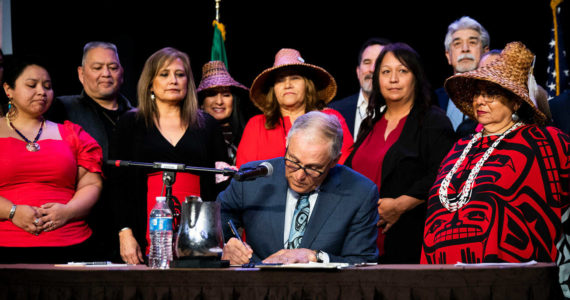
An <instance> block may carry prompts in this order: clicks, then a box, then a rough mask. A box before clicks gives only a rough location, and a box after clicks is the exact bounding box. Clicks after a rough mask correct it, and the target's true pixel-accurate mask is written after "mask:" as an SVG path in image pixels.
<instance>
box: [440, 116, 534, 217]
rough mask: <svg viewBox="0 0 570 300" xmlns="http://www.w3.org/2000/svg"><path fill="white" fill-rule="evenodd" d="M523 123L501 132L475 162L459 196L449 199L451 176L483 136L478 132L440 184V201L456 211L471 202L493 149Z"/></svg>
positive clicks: (452, 210)
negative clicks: (476, 181)
mask: <svg viewBox="0 0 570 300" xmlns="http://www.w3.org/2000/svg"><path fill="white" fill-rule="evenodd" d="M523 125H524V123H522V122H518V123H516V124H515V125H513V126H511V128H509V129H508V130H507V131H505V132H503V134H501V136H499V138H497V139H496V140H495V142H494V143H493V144H492V145H491V147H489V149H487V151H485V153H484V154H483V157H481V159H480V160H479V161H478V162H477V164H475V167H474V168H473V169H471V172H469V176H468V177H467V181H466V182H465V184H464V185H463V189H462V190H461V192H460V193H458V194H457V196H455V198H453V199H448V197H447V190H448V188H449V183H450V182H451V178H452V177H453V175H454V174H455V173H456V172H457V169H459V166H460V165H461V163H463V161H464V160H465V157H467V153H469V151H470V150H471V148H472V147H473V145H474V144H475V143H476V142H477V141H478V140H479V139H480V138H481V137H482V136H483V133H482V132H478V133H477V134H475V135H474V136H473V138H472V139H471V141H469V144H467V147H465V149H464V150H463V153H461V156H460V157H459V159H458V160H457V161H456V162H455V164H454V165H453V168H451V171H449V173H447V175H446V176H445V178H444V179H443V181H442V182H441V185H440V186H439V201H440V202H441V204H442V205H443V206H444V207H445V208H446V209H447V210H448V211H450V212H454V211H456V210H458V209H460V208H461V207H463V206H464V205H465V204H467V202H469V199H470V198H471V189H472V188H473V183H474V182H475V178H476V177H477V175H478V174H479V171H480V170H481V167H482V166H483V164H484V163H485V161H487V159H488V158H489V156H491V153H493V150H495V148H497V145H499V143H500V142H501V140H503V138H504V137H505V136H506V135H507V134H509V133H511V132H512V131H513V130H515V129H517V128H519V127H521V126H523ZM458 197H459V199H458Z"/></svg>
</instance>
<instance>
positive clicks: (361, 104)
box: [352, 89, 368, 142]
mask: <svg viewBox="0 0 570 300" xmlns="http://www.w3.org/2000/svg"><path fill="white" fill-rule="evenodd" d="M367 107H368V100H366V98H364V94H363V93H362V89H360V93H359V94H358V102H356V116H355V118H354V134H353V135H352V137H353V138H354V142H356V137H357V136H358V130H360V124H361V123H362V120H364V119H366V108H367Z"/></svg>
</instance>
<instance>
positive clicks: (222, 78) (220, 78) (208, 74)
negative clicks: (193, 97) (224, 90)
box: [196, 60, 247, 92]
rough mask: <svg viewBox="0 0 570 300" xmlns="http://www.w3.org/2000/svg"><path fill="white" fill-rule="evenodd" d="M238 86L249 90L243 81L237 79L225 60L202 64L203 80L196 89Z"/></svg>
mask: <svg viewBox="0 0 570 300" xmlns="http://www.w3.org/2000/svg"><path fill="white" fill-rule="evenodd" d="M228 86H233V87H238V88H241V89H244V90H247V88H246V87H245V86H243V85H242V84H241V83H239V82H237V81H235V80H234V79H233V78H232V76H230V73H229V72H228V69H226V65H225V64H224V62H223V61H220V60H214V61H209V62H207V63H206V64H204V66H202V80H201V81H200V85H198V88H197V89H196V91H197V92H200V91H203V90H206V89H210V88H215V87H228Z"/></svg>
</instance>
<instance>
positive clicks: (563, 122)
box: [548, 89, 570, 134]
mask: <svg viewBox="0 0 570 300" xmlns="http://www.w3.org/2000/svg"><path fill="white" fill-rule="evenodd" d="M548 104H549V105H550V112H551V113H552V121H553V124H552V125H554V126H556V127H558V128H559V129H560V130H562V131H564V132H565V133H567V134H570V89H567V90H565V91H564V92H562V93H560V95H558V96H556V97H554V98H553V99H551V100H550V101H548Z"/></svg>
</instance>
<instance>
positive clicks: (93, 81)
mask: <svg viewBox="0 0 570 300" xmlns="http://www.w3.org/2000/svg"><path fill="white" fill-rule="evenodd" d="M77 74H78V77H79V81H80V82H81V84H82V85H83V91H82V92H81V94H79V95H72V96H61V97H57V98H55V99H54V101H53V104H52V105H51V107H50V110H49V111H48V113H47V114H46V117H47V119H49V120H50V121H53V122H56V123H63V122H64V121H65V120H69V121H71V122H73V123H75V124H79V125H80V126H81V127H82V128H83V129H84V130H85V131H86V132H87V133H89V135H91V136H92V137H93V138H94V139H95V140H96V141H97V143H99V145H100V146H101V148H102V149H103V161H107V158H108V154H109V141H110V138H111V135H112V134H113V132H114V130H115V127H116V124H117V121H118V120H119V118H120V117H121V116H122V115H123V114H124V113H125V112H127V111H128V110H130V109H131V108H132V106H131V103H130V102H129V100H128V99H127V98H126V97H125V96H123V95H122V94H120V92H119V90H120V89H121V85H122V84H123V67H122V66H121V62H120V61H119V53H118V52H117V46H115V45H114V44H112V43H108V42H99V41H94V42H88V43H87V44H85V46H84V47H83V58H82V61H81V66H79V67H77ZM108 171H109V170H108V169H106V168H105V165H103V173H104V174H106V173H108ZM104 183H105V182H104ZM105 186H106V185H105V184H103V190H102V191H101V196H100V199H99V201H97V204H95V206H94V207H93V208H92V209H91V213H90V215H89V219H88V222H89V226H90V227H91V228H92V229H93V239H94V240H96V241H97V243H100V244H98V245H99V249H101V251H100V252H99V253H100V254H101V257H100V258H101V259H102V260H108V259H110V257H111V256H112V254H111V251H112V250H111V249H114V247H113V246H115V245H116V244H118V239H117V235H116V234H112V233H111V231H110V222H109V221H108V218H107V217H106V216H105V214H106V213H107V212H108V211H109V209H108V206H109V205H110V204H109V203H107V201H106V199H107V198H108V196H107V194H108V189H107V188H105ZM115 248H116V247H115ZM117 255H118V254H117Z"/></svg>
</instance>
